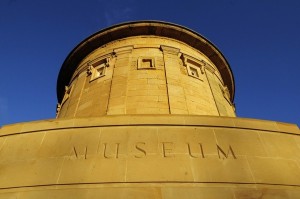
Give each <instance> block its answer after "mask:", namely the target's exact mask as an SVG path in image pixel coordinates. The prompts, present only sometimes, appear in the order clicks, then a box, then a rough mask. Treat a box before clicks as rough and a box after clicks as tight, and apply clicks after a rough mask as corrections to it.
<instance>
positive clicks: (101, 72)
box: [88, 63, 106, 81]
mask: <svg viewBox="0 0 300 199" xmlns="http://www.w3.org/2000/svg"><path fill="white" fill-rule="evenodd" d="M105 70H106V64H105V63H95V64H90V65H89V68H88V74H89V75H91V79H90V81H93V80H95V79H98V78H100V77H103V76H105Z"/></svg>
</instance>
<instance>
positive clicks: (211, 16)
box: [0, 0, 300, 126]
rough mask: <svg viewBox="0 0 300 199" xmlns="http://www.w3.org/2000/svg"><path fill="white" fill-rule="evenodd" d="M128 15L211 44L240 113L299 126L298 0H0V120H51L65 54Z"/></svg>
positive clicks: (299, 39) (245, 115)
mask: <svg viewBox="0 0 300 199" xmlns="http://www.w3.org/2000/svg"><path fill="white" fill-rule="evenodd" d="M134 20H161V21H168V22H172V23H176V24H180V25H183V26H186V27H188V28H190V29H192V30H194V31H196V32H198V33H200V34H201V35H203V36H204V37H206V38H208V39H209V40H210V41H211V42H212V43H214V44H215V45H216V46H217V47H218V48H219V49H220V51H221V52H222V53H223V54H224V55H225V57H226V58H227V60H228V62H229V64H230V65H231V68H232V71H233V74H234V76H235V84H236V94H235V104H236V109H237V115H238V117H247V118H258V119H266V120H275V121H282V122H289V123H295V124H297V125H298V126H300V64H299V61H298V59H299V57H300V1H298V0H251V1H250V0H207V1H202V0H194V1H193V0H185V1H179V0H172V1H168V0H159V1H157V0H151V1H149V0H119V1H116V0H51V1H49V0H0V69H1V70H0V74H1V77H0V126H2V125H5V124H10V123H17V122H25V121H32V120H41V119H49V118H54V117H55V109H56V103H57V100H56V80H57V76H58V72H59V69H60V67H61V65H62V63H63V61H64V59H65V58H66V56H67V55H68V53H69V52H70V51H71V50H72V49H73V48H74V47H75V46H76V45H77V44H78V43H79V42H81V41H82V40H83V39H85V38H86V37H88V36H90V35H91V34H93V33H95V32H97V31H99V30H100V29H103V28H106V27H108V26H111V25H113V24H116V23H121V22H126V21H134Z"/></svg>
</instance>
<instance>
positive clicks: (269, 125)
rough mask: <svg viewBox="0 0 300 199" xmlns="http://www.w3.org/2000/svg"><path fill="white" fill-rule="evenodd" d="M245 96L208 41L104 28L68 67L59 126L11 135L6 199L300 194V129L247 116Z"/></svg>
mask: <svg viewBox="0 0 300 199" xmlns="http://www.w3.org/2000/svg"><path fill="white" fill-rule="evenodd" d="M234 95H235V84H234V77H233V73H232V71H231V68H230V65H229V63H228V62H227V60H226V58H225V57H224V55H223V54H222V53H221V52H220V50H219V49H217V47H216V46H214V44H212V43H211V42H210V41H209V40H207V39H206V38H205V37H203V36H202V35H200V34H199V33H196V32H194V31H192V30H190V29H188V28H186V27H183V26H180V25H176V24H171V23H167V22H159V21H137V22H130V23H123V24H118V25H115V26H112V27H109V28H106V29H103V30H100V31H99V32H97V33H95V34H93V35H91V36H89V37H88V38H86V39H85V40H84V41H82V42H81V43H80V44H78V45H77V46H76V47H75V48H74V49H73V50H72V51H71V52H70V54H69V55H68V56H67V57H66V59H65V61H64V63H63V64H62V67H61V70H60V72H59V75H58V79H57V99H58V103H57V107H53V109H55V108H56V118H54V119H51V120H40V121H32V122H24V123H17V124H12V125H6V126H2V127H1V128H0V199H2V198H3V199H4V198H5V199H7V198H17V199H40V198H43V199H44V198H49V199H50V198H51V199H52V198H60V199H65V198H76V199H87V198H89V199H90V198H95V199H96V198H97V199H99V198H149V199H150V198H157V199H174V198H178V199H183V198H197V199H200V198H201V199H202V198H203V199H207V198H222V199H226V198H232V199H241V198H243V199H246V198H252V199H254V198H300V153H299V152H300V137H299V134H300V131H299V128H298V127H297V126H296V125H294V124H288V123H282V122H276V121H266V120H258V119H248V118H239V117H237V116H236V114H235V106H234ZM237 97H238V96H237Z"/></svg>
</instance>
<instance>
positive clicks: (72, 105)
mask: <svg viewBox="0 0 300 199" xmlns="http://www.w3.org/2000/svg"><path fill="white" fill-rule="evenodd" d="M57 95H58V100H59V104H58V113H57V117H58V118H72V117H95V116H104V115H120V114H121V115H124V114H126V115H127V114H186V115H215V116H231V117H234V116H235V111H234V106H233V96H234V81H233V76H232V73H231V70H230V67H229V64H228V63H227V61H226V59H225V58H224V57H223V55H222V54H221V53H220V51H219V50H218V49H217V48H216V47H215V46H214V45H213V44H212V43H210V42H209V41H208V40H207V39H205V38H204V37H202V36H201V35H199V34H197V33H195V32H193V31H191V30H189V29H187V28H185V27H182V26H178V25H174V24H169V23H161V22H131V23H127V24H121V25H117V26H113V27H111V28H109V29H105V30H102V31H100V32H98V33H96V34H94V35H92V36H90V37H89V38H87V39H86V40H84V41H83V42H81V43H80V44H79V45H78V46H77V47H76V48H75V49H74V50H73V51H72V52H71V53H70V54H69V56H68V57H67V59H66V61H65V62H64V64H63V66H62V68H61V71H60V73H59V78H58V85H57Z"/></svg>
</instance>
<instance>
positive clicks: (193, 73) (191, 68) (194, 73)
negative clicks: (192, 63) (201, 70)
mask: <svg viewBox="0 0 300 199" xmlns="http://www.w3.org/2000/svg"><path fill="white" fill-rule="evenodd" d="M190 70H191V75H192V76H194V77H197V78H199V74H198V71H197V69H196V68H194V67H190Z"/></svg>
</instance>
